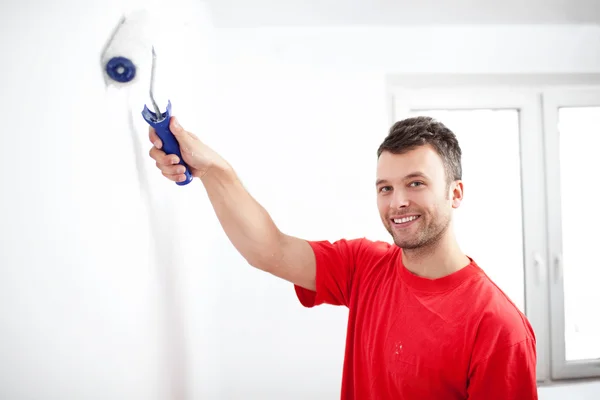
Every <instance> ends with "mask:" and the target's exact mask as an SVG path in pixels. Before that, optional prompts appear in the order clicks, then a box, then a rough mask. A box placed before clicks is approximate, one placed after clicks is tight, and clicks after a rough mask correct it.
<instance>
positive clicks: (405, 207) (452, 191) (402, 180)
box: [377, 145, 462, 249]
mask: <svg viewBox="0 0 600 400" xmlns="http://www.w3.org/2000/svg"><path fill="white" fill-rule="evenodd" d="M461 200H462V183H460V182H452V183H451V184H450V185H449V186H448V184H447V180H446V171H445V168H444V164H443V162H442V159H441V157H440V156H439V155H438V154H437V152H436V151H435V150H434V148H433V147H431V146H429V145H425V146H419V147H416V148H415V149H413V150H410V151H408V152H406V153H404V154H392V153H390V152H387V151H386V152H383V153H382V154H381V156H380V157H379V160H378V163H377V207H378V208H379V214H380V216H381V220H382V221H383V224H384V226H385V227H386V229H387V230H388V232H389V233H390V235H392V237H393V238H394V243H395V244H396V245H397V246H398V247H401V248H403V249H415V248H419V247H423V246H426V245H430V244H433V243H435V242H436V241H438V240H439V239H440V238H441V237H442V236H443V235H444V233H445V232H446V231H447V229H448V226H449V225H450V221H451V219H452V209H453V208H456V207H458V206H459V205H460V201H461Z"/></svg>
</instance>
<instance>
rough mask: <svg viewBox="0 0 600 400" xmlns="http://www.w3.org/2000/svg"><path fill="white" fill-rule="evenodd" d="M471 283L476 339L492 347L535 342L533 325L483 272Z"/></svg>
mask: <svg viewBox="0 0 600 400" xmlns="http://www.w3.org/2000/svg"><path fill="white" fill-rule="evenodd" d="M475 286H477V287H476V292H477V293H478V295H477V300H476V301H475V302H474V303H475V304H474V306H475V307H474V310H476V313H477V315H478V317H477V336H478V341H480V342H482V343H486V342H487V344H488V345H493V347H496V348H497V347H502V346H511V345H514V344H516V343H519V342H521V341H525V340H533V341H535V334H534V331H533V328H532V326H531V324H530V322H529V320H528V319H527V317H526V316H525V314H524V313H523V311H521V310H520V309H519V308H518V307H517V305H516V304H515V303H514V302H513V301H512V299H510V298H509V297H508V295H507V294H506V293H505V292H504V291H503V290H502V289H501V288H500V287H498V286H497V285H496V284H495V283H494V282H493V281H492V280H491V279H490V278H489V277H488V276H487V275H485V274H482V276H481V278H480V279H478V280H477V283H476V284H475ZM490 347H492V346H490Z"/></svg>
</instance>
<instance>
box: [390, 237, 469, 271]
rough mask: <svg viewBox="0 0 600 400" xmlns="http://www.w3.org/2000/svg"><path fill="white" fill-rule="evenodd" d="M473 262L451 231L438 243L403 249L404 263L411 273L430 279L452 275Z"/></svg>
mask: <svg viewBox="0 0 600 400" xmlns="http://www.w3.org/2000/svg"><path fill="white" fill-rule="evenodd" d="M470 262H471V261H470V260H469V258H468V257H467V256H466V255H465V254H464V253H463V252H462V250H461V249H460V247H459V246H458V243H457V242H456V238H455V237H454V235H453V234H452V232H451V229H449V230H448V231H447V232H446V233H445V234H444V235H443V236H442V237H440V239H439V240H438V241H437V242H434V243H431V244H430V245H427V246H425V247H421V248H418V249H402V263H403V264H404V266H405V267H406V269H408V270H409V271H410V272H412V273H413V274H415V275H417V276H421V277H423V278H428V279H438V278H442V277H444V276H447V275H450V274H452V273H454V272H456V271H458V270H460V269H462V268H464V267H466V266H467V265H468V264H469V263H470Z"/></svg>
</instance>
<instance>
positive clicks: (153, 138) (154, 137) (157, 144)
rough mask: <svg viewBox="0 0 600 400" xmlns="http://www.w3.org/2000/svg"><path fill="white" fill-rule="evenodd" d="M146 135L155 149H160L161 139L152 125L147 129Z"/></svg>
mask: <svg viewBox="0 0 600 400" xmlns="http://www.w3.org/2000/svg"><path fill="white" fill-rule="evenodd" d="M148 136H149V138H150V142H151V143H152V144H153V145H154V147H156V148H157V149H160V148H161V147H162V141H161V140H160V138H159V137H158V135H157V134H156V130H155V129H154V128H153V127H150V129H149V130H148Z"/></svg>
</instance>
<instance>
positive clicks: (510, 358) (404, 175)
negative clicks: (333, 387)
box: [150, 117, 537, 400]
mask: <svg viewBox="0 0 600 400" xmlns="http://www.w3.org/2000/svg"><path fill="white" fill-rule="evenodd" d="M171 127H172V131H173V134H174V135H175V137H176V138H177V140H178V141H179V143H180V146H181V151H182V157H183V159H184V161H185V162H186V163H187V164H188V165H189V167H190V169H191V172H192V174H193V176H194V177H197V178H199V179H200V180H201V181H202V183H203V184H204V187H205V188H206V192H207V194H208V196H209V198H210V201H211V203H212V205H213V207H214V210H215V212H216V214H217V216H218V219H219V221H220V222H221V224H222V226H223V229H224V230H225V232H226V233H227V235H228V237H229V239H230V240H231V242H232V243H233V245H234V246H235V247H236V249H237V250H238V251H239V252H240V253H241V254H242V255H243V256H244V258H245V259H246V260H247V261H248V263H249V264H251V265H252V266H254V267H256V268H259V269H261V270H263V271H266V272H268V273H271V274H274V275H276V276H278V277H280V278H282V279H285V280H287V281H289V282H291V283H293V284H294V288H295V290H296V293H297V296H298V298H299V300H300V302H301V303H302V304H303V305H304V306H305V307H313V306H316V305H319V304H323V303H327V304H333V305H344V306H347V307H348V308H349V321H348V328H347V329H348V330H347V343H346V354H345V359H344V370H343V372H344V373H343V379H342V394H341V397H342V399H344V400H349V399H357V400H367V399H378V400H383V399H418V400H426V399H448V400H450V399H470V400H479V399H481V400H483V399H485V400H490V399H502V400H508V399H511V400H512V399H514V400H531V399H537V386H536V373H535V370H536V347H535V346H536V342H535V335H534V332H533V330H532V328H531V326H530V324H529V322H528V320H527V318H526V317H525V316H524V315H523V314H522V313H521V312H520V311H519V310H518V308H517V307H516V306H515V305H514V304H513V303H512V302H511V301H510V300H509V299H508V297H507V296H506V295H505V294H504V293H503V292H502V291H501V290H500V289H499V288H498V287H497V286H496V285H495V284H494V283H493V282H492V281H491V280H490V279H489V278H488V277H487V276H486V274H485V273H484V272H483V270H482V269H480V268H479V266H478V265H477V264H476V262H475V261H474V260H473V259H471V258H470V257H468V256H467V255H465V254H464V253H463V252H462V251H461V250H460V247H459V245H458V243H457V241H456V238H455V236H454V233H453V228H452V214H453V209H455V208H458V207H459V206H460V203H461V200H462V198H463V183H462V181H461V179H462V178H461V175H462V171H461V150H460V147H459V144H458V141H457V139H456V137H455V135H454V134H453V132H451V131H450V130H449V129H448V128H447V127H446V126H444V125H443V124H442V123H440V122H437V121H435V120H433V119H431V118H428V117H418V118H409V119H405V120H402V121H399V122H397V123H396V124H394V125H393V126H392V127H391V129H390V132H389V134H388V136H387V137H386V138H385V140H384V141H383V143H382V144H381V146H380V148H379V150H378V164H377V181H376V190H377V205H378V208H379V213H380V215H381V220H382V222H383V224H384V225H385V227H386V228H387V230H388V231H389V233H390V234H391V236H392V237H393V239H394V245H391V244H389V243H385V242H375V241H370V240H367V239H364V238H363V239H352V240H345V239H344V240H338V241H336V242H333V243H331V242H328V241H307V240H303V239H300V238H297V237H294V236H290V235H287V234H285V233H283V232H281V231H280V230H279V229H278V228H277V226H275V224H274V223H273V221H272V219H271V218H270V216H269V214H268V213H267V211H266V210H265V209H264V208H263V207H262V206H261V205H260V204H258V203H257V202H256V201H255V200H254V199H253V198H252V196H251V195H250V194H249V193H248V192H247V191H246V190H245V189H244V188H243V186H242V184H241V183H240V181H239V180H238V178H237V176H236V173H235V172H234V170H233V168H232V167H231V166H230V165H229V164H228V163H227V162H226V161H225V160H224V159H223V158H222V157H220V156H219V155H218V154H217V153H216V152H214V151H213V150H212V149H210V148H209V147H208V146H207V145H205V144H204V143H203V142H202V141H200V140H199V139H198V138H197V137H196V136H195V135H193V134H191V133H189V132H186V131H185V130H184V129H183V128H182V127H181V126H180V125H179V124H178V123H177V120H176V119H175V118H173V120H172V123H171ZM150 140H151V141H152V142H153V143H154V144H155V146H154V147H153V148H152V149H151V151H150V156H151V157H152V158H153V159H154V160H155V161H156V163H157V167H158V168H159V169H160V170H161V171H162V173H163V175H165V176H166V177H167V178H169V179H171V180H173V181H179V180H183V179H184V178H185V177H184V176H183V175H182V172H183V170H182V168H183V167H182V166H180V165H176V163H177V162H178V160H177V157H176V156H173V155H170V156H167V155H165V154H164V152H162V151H161V150H160V147H161V143H160V140H158V138H157V136H156V134H155V132H154V131H153V130H152V129H151V130H150ZM501 245H502V244H501V243H499V246H498V247H499V252H498V257H502V254H501V250H502V249H501Z"/></svg>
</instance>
